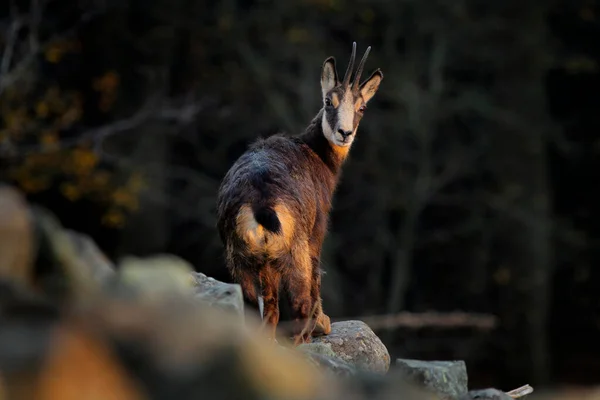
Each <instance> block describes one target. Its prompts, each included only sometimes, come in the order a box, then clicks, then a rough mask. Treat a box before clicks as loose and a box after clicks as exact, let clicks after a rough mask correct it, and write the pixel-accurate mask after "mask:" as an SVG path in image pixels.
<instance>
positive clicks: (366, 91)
mask: <svg viewBox="0 0 600 400" xmlns="http://www.w3.org/2000/svg"><path fill="white" fill-rule="evenodd" d="M382 80H383V73H382V72H381V70H380V69H377V70H375V72H373V73H372V74H371V76H370V77H369V78H368V79H367V80H366V81H364V82H363V83H362V85H360V94H361V96H362V98H363V100H364V101H365V103H367V102H368V101H369V100H371V97H373V96H374V95H375V93H376V92H377V89H379V84H380V83H381V81H382Z"/></svg>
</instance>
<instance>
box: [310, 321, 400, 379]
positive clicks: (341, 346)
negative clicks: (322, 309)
mask: <svg viewBox="0 0 600 400" xmlns="http://www.w3.org/2000/svg"><path fill="white" fill-rule="evenodd" d="M312 342H313V343H322V344H326V345H329V346H330V347H331V350H332V352H333V353H334V354H335V356H336V357H337V358H339V359H341V360H342V361H345V362H346V363H348V364H350V365H352V366H354V367H356V368H358V369H362V370H366V371H371V372H376V373H382V374H385V373H386V372H387V371H388V369H389V366H390V354H389V353H388V350H387V348H386V347H385V345H384V344H383V342H382V341H381V339H379V337H377V335H376V334H375V332H373V330H372V329H371V328H370V327H369V326H368V325H367V324H365V323H364V322H362V321H356V320H351V321H341V322H334V323H333V324H331V333H330V334H329V335H326V336H318V337H315V338H313V339H312Z"/></svg>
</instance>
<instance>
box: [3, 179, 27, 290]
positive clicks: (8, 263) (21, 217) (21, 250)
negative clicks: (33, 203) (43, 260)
mask: <svg viewBox="0 0 600 400" xmlns="http://www.w3.org/2000/svg"><path fill="white" fill-rule="evenodd" d="M34 242H35V235H34V230H33V224H32V216H31V212H30V210H29V207H28V205H27V202H26V201H25V198H24V196H22V195H21V193H20V192H19V191H17V190H16V189H14V188H12V187H10V186H5V185H1V186H0V278H5V279H10V280H12V281H15V282H19V283H20V284H24V285H29V284H31V280H32V278H33V276H32V263H33V260H34V258H35V254H34V252H35V243H34Z"/></svg>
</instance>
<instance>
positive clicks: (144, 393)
mask: <svg viewBox="0 0 600 400" xmlns="http://www.w3.org/2000/svg"><path fill="white" fill-rule="evenodd" d="M243 316H244V307H243V300H242V293H241V289H240V287H239V285H232V284H227V283H223V282H219V281H216V280H214V279H212V278H210V277H207V276H206V275H204V274H200V273H196V272H194V271H193V269H192V267H191V265H189V264H188V263H187V262H186V261H184V260H182V259H181V258H178V257H176V256H173V255H168V254H159V255H156V256H152V257H144V258H140V257H126V258H124V259H123V260H121V261H120V262H119V263H118V265H114V264H113V263H112V262H111V261H110V260H109V259H108V258H107V257H106V256H105V255H104V254H102V252H101V251H100V250H99V249H98V247H97V246H96V245H95V243H94V242H93V241H92V240H91V239H90V238H89V237H87V236H85V235H82V234H79V233H77V232H73V231H70V230H68V229H65V228H63V227H62V225H61V224H60V222H59V221H58V220H57V219H56V218H55V217H54V216H53V215H52V213H50V212H48V211H47V210H45V209H42V208H38V207H31V206H29V205H28V204H27V203H26V202H25V200H24V198H23V197H22V196H21V195H20V194H19V193H18V191H15V190H14V189H12V188H8V187H0V400H5V399H10V400H29V399H35V400H71V399H73V400H75V399H78V400H79V399H84V398H85V399H91V400H94V399H115V400H144V399H157V400H163V399H164V400H166V399H181V400H186V399H190V400H191V399H198V398H207V399H211V400H218V399H246V400H252V399H271V400H285V399H294V400H303V399H306V400H308V399H311V400H319V399H332V400H337V399H339V400H342V399H344V400H363V399H364V400H366V399H374V400H392V399H394V400H395V399H402V400H426V399H432V400H433V399H438V398H440V397H439V396H437V395H436V394H435V393H433V392H431V391H429V392H428V391H426V389H431V388H435V389H436V390H437V393H438V394H440V393H450V392H452V393H454V391H458V389H457V387H458V386H457V385H458V384H460V385H462V382H463V381H462V380H461V379H462V378H461V377H460V376H461V375H460V373H459V371H458V370H460V368H458V369H457V372H456V376H454V375H452V374H453V373H454V371H452V368H446V369H443V368H442V369H443V373H442V375H439V371H438V370H439V369H440V368H439V367H434V366H430V369H423V368H422V369H421V371H422V372H423V373H422V374H421V375H419V374H417V375H418V376H421V377H422V379H417V380H415V381H414V382H409V381H408V380H405V379H399V375H398V373H400V372H406V371H399V370H398V369H396V370H394V371H393V372H392V371H391V372H390V374H387V375H386V372H387V371H388V368H389V367H390V357H389V354H388V351H387V349H386V347H385V346H384V345H383V343H382V342H381V340H379V338H378V337H377V336H376V335H375V334H374V332H373V331H372V330H371V329H370V328H369V327H368V326H367V325H366V324H365V323H363V322H361V321H344V322H337V323H334V324H332V325H331V328H332V331H331V333H330V334H329V335H326V336H321V337H316V338H314V339H313V343H309V344H305V345H301V346H299V347H293V346H289V345H288V346H282V345H277V344H274V343H269V342H268V341H267V340H266V337H264V335H263V334H262V333H261V329H260V326H259V324H258V321H255V320H254V319H252V318H249V319H247V320H246V323H245V324H244V323H242V322H243V319H242V317H243ZM323 318H326V319H323V320H322V321H321V323H322V325H323V327H325V326H328V324H329V321H328V317H323ZM282 343H284V341H282ZM463 367H464V364H463ZM411 368H413V370H415V364H413V365H412V367H411ZM436 368H437V369H436ZM417 369H418V368H417ZM463 369H464V368H463ZM402 376H405V375H402ZM440 376H441V377H442V378H439V377H440ZM444 377H445V378H446V379H447V381H445V380H444ZM432 379H433V380H432ZM460 385H459V386H460ZM464 385H465V387H466V371H465V376H464ZM460 387H461V388H462V386H460ZM461 390H462V389H461Z"/></svg>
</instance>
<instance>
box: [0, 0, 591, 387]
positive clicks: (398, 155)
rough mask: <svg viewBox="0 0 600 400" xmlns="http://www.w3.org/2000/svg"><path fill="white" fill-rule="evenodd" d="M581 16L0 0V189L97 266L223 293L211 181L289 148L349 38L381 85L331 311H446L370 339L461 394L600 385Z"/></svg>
mask: <svg viewBox="0 0 600 400" xmlns="http://www.w3.org/2000/svg"><path fill="white" fill-rule="evenodd" d="M599 13H600V2H599V1H598V0H553V1H538V2H533V1H530V2H528V1H517V0H504V1H499V2H493V1H489V0H456V1H442V0H375V1H369V2H368V1H350V0H294V1H289V0H288V1H267V0H223V1H217V2H208V1H200V0H168V1H167V0H144V1H141V0H120V1H116V0H89V1H87V0H79V1H77V0H27V1H24V0H23V1H22V0H5V1H3V2H2V5H1V6H0V46H1V47H0V50H1V53H0V57H2V58H1V59H0V162H1V163H2V169H1V170H0V171H1V172H0V174H1V176H0V178H1V179H2V180H4V181H7V182H11V183H12V184H15V185H17V186H18V187H20V188H21V189H22V190H23V191H24V192H25V193H27V195H28V197H29V199H30V200H32V201H34V202H37V203H39V204H42V205H45V206H47V207H49V208H50V209H51V210H52V211H54V212H55V213H56V214H57V215H58V216H59V217H60V219H61V221H62V222H63V224H65V225H66V226H68V227H69V228H72V229H76V230H79V231H82V232H85V233H88V234H90V235H92V237H93V238H94V239H95V240H96V241H97V242H98V244H99V245H100V247H101V248H102V249H103V250H104V251H105V252H106V253H107V254H108V255H110V257H112V258H114V259H118V258H119V257H120V256H122V255H124V254H131V253H134V254H139V255H147V254H153V253H157V252H171V253H175V254H177V255H180V256H182V257H184V258H185V259H187V260H188V261H190V262H191V263H192V264H193V265H194V267H195V268H196V269H197V270H199V271H202V272H204V273H207V274H209V275H211V276H213V277H215V278H217V279H221V280H225V281H229V277H228V275H227V273H226V271H225V269H224V266H223V255H222V247H221V243H220V241H219V239H218V235H217V233H216V228H215V197H216V192H217V188H218V185H219V181H220V179H221V178H222V177H223V176H224V174H225V172H226V171H227V169H228V168H229V166H230V165H231V164H232V163H233V161H234V160H235V159H236V158H237V157H238V156H239V155H241V153H242V152H243V151H244V150H245V148H246V146H247V144H248V143H249V142H251V141H252V140H254V139H255V138H257V137H258V136H266V135H269V134H273V133H276V132H278V131H286V132H290V133H297V132H299V131H300V130H302V129H303V128H304V127H305V126H306V125H307V124H308V122H309V121H310V120H311V119H312V117H313V116H314V115H315V114H316V113H317V111H318V109H319V108H320V106H321V98H320V88H319V75H320V69H321V65H322V62H323V61H324V60H325V58H326V57H328V56H330V55H333V56H335V57H336V58H337V60H338V68H340V71H341V72H340V73H343V68H345V66H346V63H347V61H348V58H349V55H350V50H351V45H352V42H353V41H356V42H357V43H358V53H359V55H360V54H362V52H363V51H364V50H365V48H366V47H367V46H368V45H371V46H372V51H371V55H370V57H369V60H368V62H367V66H366V69H367V70H368V72H365V73H370V71H372V70H374V69H375V68H377V67H380V68H381V69H382V71H383V73H384V75H385V79H384V80H383V83H382V85H381V88H380V90H379V92H378V93H377V95H376V96H375V98H374V99H373V100H372V101H371V102H370V104H369V109H368V111H367V113H366V115H365V118H364V119H363V122H362V124H361V127H360V129H359V134H358V140H357V141H356V143H355V145H354V146H353V149H352V153H351V156H350V159H349V160H348V162H347V164H346V166H345V169H344V173H343V179H342V182H341V184H340V187H339V189H338V192H337V196H336V199H335V209H334V211H333V213H332V216H331V229H330V235H329V237H328V239H327V241H326V248H325V251H324V253H325V254H324V260H323V264H324V266H325V269H326V271H327V275H326V276H325V277H324V281H323V297H324V308H325V311H326V312H327V313H328V314H330V315H331V316H332V317H335V318H346V317H348V318H350V317H361V316H373V315H383V314H397V313H399V312H401V311H411V312H415V313H421V312H427V311H439V312H452V311H457V310H459V311H464V312H466V313H468V314H469V315H471V314H473V315H475V314H490V315H493V316H496V317H497V318H498V323H497V325H496V326H495V327H494V328H493V329H492V330H484V329H482V328H481V327H478V326H472V327H468V326H467V327H458V326H456V327H452V326H450V327H445V328H440V327H435V326H430V327H427V326H425V327H421V328H418V329H417V328H415V327H402V326H399V327H396V328H395V329H391V328H389V327H388V328H387V329H378V330H377V332H378V333H379V334H380V335H382V338H384V340H385V342H386V344H387V346H388V348H389V349H390V353H391V354H392V358H396V357H405V358H424V359H464V360H466V362H467V366H468V369H469V376H470V380H471V382H470V385H473V386H479V387H482V386H496V387H517V386H520V385H522V384H523V383H531V384H534V385H536V384H537V385H550V384H567V383H572V384H592V383H600V382H599V380H598V376H599V375H600V344H599V343H600V342H599V341H598V337H599V335H600V296H599V295H598V293H599V290H600V270H599V269H598V267H597V266H596V267H595V265H597V263H598V259H599V258H600V247H599V244H600V243H599V239H600V229H599V227H600V206H599V204H600V201H599V200H600V195H599V194H596V193H600V192H597V191H596V184H595V183H594V182H598V181H599V178H600V168H599V166H600V165H599V162H598V160H599V157H598V154H599V152H600V141H599V138H600V137H599V136H598V132H599V128H600V96H599V93H600V71H599V69H598V68H599V66H598V62H599V59H600V19H599V16H600V14H599Z"/></svg>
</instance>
